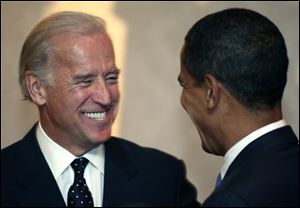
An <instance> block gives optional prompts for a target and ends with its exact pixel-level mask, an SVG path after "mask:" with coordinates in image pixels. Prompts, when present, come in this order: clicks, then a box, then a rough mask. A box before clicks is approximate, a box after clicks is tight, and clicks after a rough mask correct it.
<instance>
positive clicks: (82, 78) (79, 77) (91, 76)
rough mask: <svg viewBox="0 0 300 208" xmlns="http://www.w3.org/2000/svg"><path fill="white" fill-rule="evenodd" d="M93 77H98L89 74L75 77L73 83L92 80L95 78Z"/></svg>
mask: <svg viewBox="0 0 300 208" xmlns="http://www.w3.org/2000/svg"><path fill="white" fill-rule="evenodd" d="M93 77H96V74H94V73H88V74H78V75H75V76H74V77H73V78H72V79H73V81H75V82H78V81H81V80H86V79H90V78H93Z"/></svg>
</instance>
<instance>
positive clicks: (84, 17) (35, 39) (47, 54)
mask: <svg viewBox="0 0 300 208" xmlns="http://www.w3.org/2000/svg"><path fill="white" fill-rule="evenodd" d="M98 32H103V33H105V32H106V29H105V22H104V20H102V19H101V18H99V17H97V16H93V15H90V14H86V13H82V12H73V11H65V12H58V13H55V14H52V15H50V16H49V17H47V18H45V19H44V20H42V21H41V22H39V23H38V24H37V25H36V26H35V27H34V28H33V29H32V31H31V32H30V34H29V35H28V37H27V39H26V40H25V42H24V44H23V48H22V52H21V57H20V63H19V83H20V85H21V89H22V93H23V95H24V98H25V99H30V96H29V93H28V91H27V88H26V83H25V74H26V71H31V72H32V74H33V75H35V76H37V77H39V78H40V79H41V80H42V81H43V82H44V83H45V84H49V83H50V82H51V63H50V58H53V57H54V56H53V51H54V50H53V47H54V43H53V41H52V40H53V37H54V36H55V35H58V34H65V33H66V34H69V35H92V34H95V33H98Z"/></svg>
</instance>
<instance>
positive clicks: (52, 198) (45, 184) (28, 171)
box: [16, 125, 66, 206]
mask: <svg viewBox="0 0 300 208" xmlns="http://www.w3.org/2000/svg"><path fill="white" fill-rule="evenodd" d="M35 129H36V125H35V126H34V127H33V128H32V129H31V131H30V132H29V133H28V134H27V135H26V136H25V138H24V140H23V142H24V145H23V147H22V150H21V152H22V153H21V154H22V157H20V160H19V161H16V162H17V165H19V166H20V167H21V170H23V174H19V178H17V179H16V183H17V184H18V186H20V187H22V189H23V194H22V198H21V199H20V202H19V205H20V206H66V205H65V202H64V200H63V197H62V195H61V192H60V190H59V188H58V185H57V183H56V180H55V179H54V177H53V175H52V172H51V170H50V168H49V166H48V164H47V162H46V159H45V158H44V156H43V154H42V152H41V150H40V147H39V145H38V143H37V139H36V136H35Z"/></svg>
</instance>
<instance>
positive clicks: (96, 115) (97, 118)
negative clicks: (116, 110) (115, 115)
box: [83, 112, 106, 121]
mask: <svg viewBox="0 0 300 208" xmlns="http://www.w3.org/2000/svg"><path fill="white" fill-rule="evenodd" d="M83 115H85V116H86V117H88V118H90V119H92V120H95V121H102V120H104V119H105V116H106V112H91V113H83Z"/></svg>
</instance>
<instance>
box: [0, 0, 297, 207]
mask: <svg viewBox="0 0 300 208" xmlns="http://www.w3.org/2000/svg"><path fill="white" fill-rule="evenodd" d="M232 7H239V8H248V9H253V10H255V11H257V12H259V13H261V14H263V15H264V16H266V17H268V18H269V19H270V20H271V21H273V22H274V23H275V24H276V25H277V26H278V27H279V29H280V30H281V32H282V33H283V36H284V37H285V40H286V44H287V48H288V53H289V60H290V65H289V72H288V83H287V86H286V89H285V93H284V97H283V110H284V112H283V113H284V117H285V119H286V121H287V122H288V123H289V124H290V125H291V126H292V127H293V129H294V130H295V132H296V134H297V136H298V137H299V2H298V1H297V2H296V1H294V2H289V1H284V2H283V1H282V2H280V1H279V2H278V1H276V2H255V1H254V2H247V1H246V2H244V1H243V2H239V1H234V2H221V1H218V2H209V1H207V2H206V1H199V2H187V1H185V2H118V1H116V2H95V1H93V2H88V1H84V2H83V1H79V2H72V1H71V2H63V1H57V2H54V1H53V2H52V1H48V2H47V1H46V2H45V1H43V2H33V1H32V2H30V1H29V2H5V1H4V2H3V1H2V2H1V148H4V147H6V146H8V145H10V144H12V143H14V142H16V141H17V140H20V139H21V138H22V137H23V136H24V135H25V134H26V133H27V131H28V130H29V129H30V128H31V127H32V125H33V124H34V123H35V122H36V121H37V120H38V113H37V109H36V107H35V106H34V105H33V104H31V103H30V102H27V101H22V96H21V91H20V87H19V85H18V61H19V56H20V51H21V48H22V44H23V42H24V40H25V38H26V37H27V35H28V34H29V32H30V31H31V29H32V28H33V27H34V26H35V25H36V24H37V23H38V22H39V21H40V20H41V19H43V18H44V17H46V16H48V15H49V14H52V13H54V12H58V11H64V10H72V11H83V12H87V13H90V14H93V15H97V16H100V17H102V18H104V19H105V20H106V22H107V27H108V31H109V33H110V35H111V37H112V39H113V42H114V47H115V54H116V62H117V66H118V67H119V68H120V69H121V78H120V92H121V105H120V110H119V115H118V117H117V120H116V122H115V125H114V131H113V134H114V135H115V136H119V137H123V138H126V139H128V140H131V141H133V142H136V143H138V144H140V145H143V146H149V147H154V148H157V149H160V150H162V151H165V152H168V153H169V154H172V155H174V156H176V157H177V158H179V159H182V160H183V161H184V162H185V164H186V167H187V176H188V178H189V180H190V181H191V182H192V183H193V184H194V185H195V186H196V188H197V190H198V199H199V201H201V202H202V201H203V200H204V199H205V198H206V197H207V196H208V195H209V194H210V193H211V192H212V190H213V188H214V183H215V178H216V175H217V174H218V172H219V170H220V168H221V166H222V162H223V158H221V157H216V156H214V155H209V154H207V153H205V152H204V151H203V150H202V148H201V140H200V138H199V136H198V133H197V131H196V129H195V127H194V125H193V124H192V122H191V121H190V119H189V117H188V115H187V114H186V113H185V111H184V110H183V108H182V107H181V105H180V101H179V98H180V94H181V88H180V87H179V85H178V82H177V76H178V74H179V69H180V60H179V54H180V50H181V47H182V45H183V42H184V37H185V35H186V33H187V31H188V30H189V29H190V28H191V26H192V25H193V24H194V23H195V22H196V21H198V20H199V19H200V18H202V17H204V16H205V15H207V14H209V13H212V12H216V11H219V10H223V9H226V8H232ZM266 82H268V80H266Z"/></svg>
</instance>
